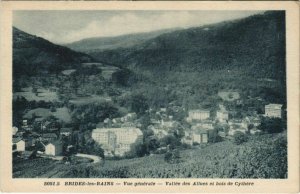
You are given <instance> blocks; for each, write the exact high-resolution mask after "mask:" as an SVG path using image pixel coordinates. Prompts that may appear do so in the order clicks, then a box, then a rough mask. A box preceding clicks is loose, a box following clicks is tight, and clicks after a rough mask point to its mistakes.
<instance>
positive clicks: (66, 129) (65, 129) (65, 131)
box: [60, 127, 73, 136]
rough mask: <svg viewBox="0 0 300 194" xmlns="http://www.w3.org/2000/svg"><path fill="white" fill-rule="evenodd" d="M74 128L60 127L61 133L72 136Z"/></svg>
mask: <svg viewBox="0 0 300 194" xmlns="http://www.w3.org/2000/svg"><path fill="white" fill-rule="evenodd" d="M72 132H73V130H72V128H66V127H63V128H61V129H60V135H65V136H70V135H71V134H72Z"/></svg>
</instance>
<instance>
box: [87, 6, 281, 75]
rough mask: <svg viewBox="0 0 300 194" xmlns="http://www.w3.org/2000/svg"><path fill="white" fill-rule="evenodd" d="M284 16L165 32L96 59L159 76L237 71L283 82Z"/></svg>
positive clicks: (267, 15) (271, 14)
mask: <svg viewBox="0 0 300 194" xmlns="http://www.w3.org/2000/svg"><path fill="white" fill-rule="evenodd" d="M284 17H285V13H284V12H280V11H277V12H266V13H264V14H260V15H255V16H252V17H248V18H245V19H240V20H235V21H229V22H223V23H219V24H213V25H208V26H203V27H195V28H190V29H186V30H178V31H175V32H172V33H167V34H163V35H161V36H158V37H156V38H154V39H151V40H148V41H147V42H145V43H143V44H141V45H137V46H134V47H131V48H125V49H113V50H107V51H103V52H97V51H91V52H89V54H91V55H92V56H94V57H96V58H98V59H101V60H104V61H108V62H112V63H116V64H120V65H124V66H129V67H135V68H142V69H147V70H151V71H155V73H161V72H165V71H179V72H182V71H188V72H194V71H197V72H201V71H207V70H226V71H227V70H237V71H240V72H243V73H246V74H247V75H249V76H255V77H259V78H274V79H284V78H283V77H282V76H283V75H285V73H283V72H284V71H285V20H284Z"/></svg>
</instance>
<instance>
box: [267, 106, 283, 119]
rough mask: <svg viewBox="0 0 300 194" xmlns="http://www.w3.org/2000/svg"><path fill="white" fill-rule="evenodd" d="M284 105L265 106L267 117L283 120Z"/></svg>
mask: <svg viewBox="0 0 300 194" xmlns="http://www.w3.org/2000/svg"><path fill="white" fill-rule="evenodd" d="M281 108H282V104H268V105H265V116H266V117H271V118H281V116H282V115H281V112H282V110H281Z"/></svg>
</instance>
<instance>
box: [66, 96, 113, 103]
mask: <svg viewBox="0 0 300 194" xmlns="http://www.w3.org/2000/svg"><path fill="white" fill-rule="evenodd" d="M107 101H111V99H110V97H103V96H97V95H92V96H87V97H76V98H73V99H71V100H70V101H69V102H70V103H72V104H75V105H85V104H91V103H96V102H107Z"/></svg>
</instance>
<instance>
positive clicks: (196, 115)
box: [187, 109, 210, 122]
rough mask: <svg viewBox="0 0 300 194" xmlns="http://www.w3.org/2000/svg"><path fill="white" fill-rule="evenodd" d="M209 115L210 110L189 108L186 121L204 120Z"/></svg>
mask: <svg viewBox="0 0 300 194" xmlns="http://www.w3.org/2000/svg"><path fill="white" fill-rule="evenodd" d="M209 117H210V111H209V110H200V109H197V110H190V111H189V116H188V118H187V121H189V122H190V121H193V120H200V121H201V120H205V119H208V118H209Z"/></svg>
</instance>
